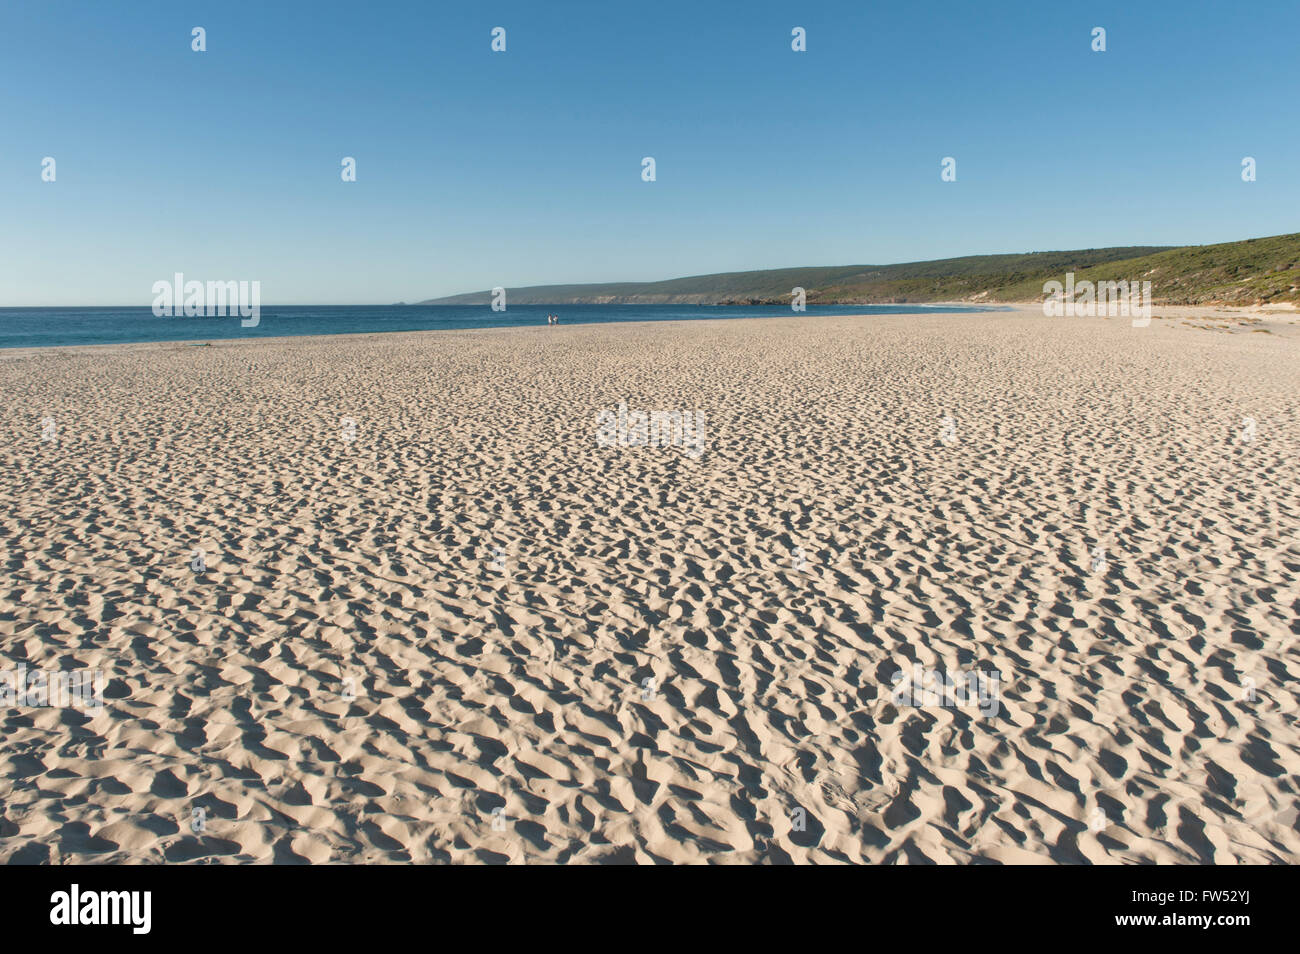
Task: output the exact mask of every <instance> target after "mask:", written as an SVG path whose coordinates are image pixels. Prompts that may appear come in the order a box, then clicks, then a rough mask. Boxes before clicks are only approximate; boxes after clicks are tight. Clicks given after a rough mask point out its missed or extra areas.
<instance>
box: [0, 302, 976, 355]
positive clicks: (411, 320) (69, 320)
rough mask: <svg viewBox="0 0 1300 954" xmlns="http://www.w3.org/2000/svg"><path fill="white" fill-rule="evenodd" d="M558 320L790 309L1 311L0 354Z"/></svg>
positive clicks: (753, 314) (839, 311) (846, 310)
mask: <svg viewBox="0 0 1300 954" xmlns="http://www.w3.org/2000/svg"><path fill="white" fill-rule="evenodd" d="M988 310H989V309H988V308H981V307H962V306H958V305H941V306H930V305H856V306H855V305H809V306H808V310H807V312H805V315H897V314H908V313H915V312H918V311H925V312H935V313H963V312H977V311H988ZM548 314H558V315H559V316H560V323H561V324H565V325H581V324H593V323H595V324H601V323H607V322H619V321H698V320H702V319H708V318H715V319H716V318H777V317H781V318H789V317H791V316H792V315H793V312H791V310H790V307H789V306H788V305H785V306H781V305H771V306H765V305H510V306H509V308H507V310H506V311H500V312H497V311H492V309H491V308H489V307H488V306H487V305H285V306H282V307H274V306H267V307H264V308H263V309H262V316H261V321H260V323H259V324H258V325H257V327H255V328H244V327H242V326H241V325H240V319H239V318H238V316H236V317H230V318H158V317H155V315H154V313H153V310H152V309H151V308H150V307H148V306H141V307H138V308H0V348H39V347H47V346H50V345H94V344H124V343H128V342H138V341H214V340H217V339H219V338H278V337H283V336H286V335H342V334H355V333H358V332H361V333H367V332H375V331H432V330H443V329H457V328H512V327H521V326H528V325H545V324H546V316H547V315H548Z"/></svg>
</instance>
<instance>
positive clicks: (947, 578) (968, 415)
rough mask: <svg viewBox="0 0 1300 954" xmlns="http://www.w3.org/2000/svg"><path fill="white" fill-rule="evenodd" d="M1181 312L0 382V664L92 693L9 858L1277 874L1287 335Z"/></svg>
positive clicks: (18, 357)
mask: <svg viewBox="0 0 1300 954" xmlns="http://www.w3.org/2000/svg"><path fill="white" fill-rule="evenodd" d="M1157 314H1158V315H1159V314H1160V309H1157ZM1206 316H1207V320H1205V321H1195V320H1191V319H1188V318H1185V317H1178V318H1168V319H1164V320H1157V321H1155V322H1153V323H1152V325H1151V326H1150V327H1148V328H1140V329H1135V328H1132V327H1130V325H1129V323H1128V322H1127V321H1123V320H1103V319H1080V318H1072V319H1044V318H1042V317H1041V316H1036V315H1033V314H1032V313H1009V314H988V315H978V316H969V315H944V316H935V315H925V316H906V317H899V316H890V317H884V318H860V317H854V318H805V317H791V318H789V319H784V318H783V319H769V320H734V321H716V322H715V321H709V322H673V323H653V324H637V325H597V326H570V325H560V326H558V327H544V326H542V327H537V328H529V329H503V330H500V331H474V332H441V333H413V334H392V335H376V336H345V337H332V338H315V339H307V338H300V339H273V340H268V341H257V342H216V343H213V344H212V345H211V346H209V347H196V346H189V345H176V344H170V345H157V346H146V347H133V348H85V349H78V350H75V351H50V352H43V353H24V354H14V355H10V356H8V357H9V360H5V361H0V391H2V393H3V394H4V398H5V399H4V401H3V402H0V433H2V434H3V441H2V442H0V458H2V461H3V467H2V468H0V502H3V505H4V507H3V513H2V515H0V542H2V544H3V558H4V560H5V573H4V576H3V578H2V581H0V654H2V655H3V657H4V661H3V662H2V663H0V668H3V667H10V668H12V667H15V666H17V665H18V664H20V663H23V664H26V665H27V666H28V667H29V669H30V668H45V669H49V670H60V669H62V670H68V669H102V670H104V671H105V674H106V677H107V684H106V689H105V692H104V696H105V699H104V702H105V705H104V708H103V710H102V711H99V712H98V713H92V714H87V713H83V712H81V711H80V710H77V709H75V708H31V707H26V708H22V707H8V708H0V715H2V716H3V718H4V742H3V744H0V802H2V803H3V809H2V811H3V815H2V817H0V857H2V858H3V860H5V861H9V862H45V861H51V862H110V861H132V862H157V861H162V860H171V861H194V860H198V861H219V862H237V861H256V862H272V861H274V862H345V861H366V862H378V861H416V862H428V861H444V862H445V861H452V862H471V863H472V862H514V863H519V862H557V861H559V862H565V861H567V862H575V861H576V862H643V863H651V862H712V863H755V862H762V863H767V862H773V863H781V862H788V861H795V862H823V863H825V862H869V863H879V862H885V863H931V862H933V863H965V862H982V863H990V862H992V863H999V862H1000V863H1026V862H1027V863H1050V862H1064V863H1096V864H1111V863H1141V862H1160V863H1198V862H1214V863H1234V862H1248V863H1269V862H1292V861H1295V860H1296V855H1297V852H1298V851H1300V825H1298V824H1297V809H1298V808H1300V790H1298V788H1297V771H1298V770H1300V733H1298V732H1297V723H1298V720H1300V707H1298V706H1297V699H1298V698H1300V650H1298V649H1297V635H1298V634H1300V586H1297V583H1296V571H1297V568H1298V567H1300V542H1298V541H1300V536H1298V534H1297V530H1298V529H1300V493H1298V492H1297V487H1296V473H1297V468H1296V462H1297V460H1300V402H1298V401H1297V396H1298V392H1300V375H1298V374H1297V368H1298V367H1300V363H1298V361H1297V359H1298V358H1300V336H1297V335H1296V334H1295V333H1294V332H1295V330H1296V326H1295V325H1294V320H1295V319H1294V316H1289V317H1285V318H1282V319H1278V320H1276V321H1271V322H1264V323H1254V324H1252V325H1249V326H1239V325H1236V324H1235V323H1233V324H1232V325H1231V330H1233V331H1235V332H1236V333H1225V329H1223V328H1217V327H1216V322H1215V321H1212V320H1209V319H1210V318H1212V317H1213V315H1212V313H1210V312H1207V313H1206ZM1219 323H1220V324H1221V323H1223V322H1222V321H1220V322H1219ZM1257 330H1263V331H1268V332H1269V333H1267V334H1257V333H1251V332H1252V331H1257ZM620 403H623V404H624V405H626V406H627V407H628V408H631V409H633V410H644V411H647V412H650V411H655V410H660V411H674V410H676V411H691V412H692V413H696V412H698V413H701V414H702V415H703V425H702V434H703V436H704V438H705V443H704V446H703V453H702V454H700V455H699V456H698V458H695V457H693V456H692V455H691V454H689V453H687V452H686V448H684V447H682V446H659V447H624V446H612V447H602V446H599V444H598V441H597V440H596V427H597V425H596V421H597V415H598V414H599V412H600V411H601V410H604V409H613V408H617V407H618V406H619V405H620ZM43 420H47V421H52V422H53V427H52V430H53V433H51V427H50V425H48V424H46V425H43V424H42V421H43ZM43 427H44V434H45V438H44V439H43V436H42V434H43ZM196 551H201V554H202V555H201V557H200V556H196ZM196 566H201V567H202V569H201V570H196ZM915 667H919V668H920V669H921V670H924V671H927V672H928V671H933V670H939V671H944V672H948V673H953V674H967V673H980V672H983V673H986V674H990V673H991V674H996V678H997V687H998V693H997V696H996V698H995V699H992V700H986V701H990V702H995V703H996V705H995V706H993V707H992V708H995V709H996V711H994V712H989V713H986V712H984V711H981V710H980V709H979V708H977V707H973V706H971V705H944V704H935V703H934V701H933V700H927V699H926V698H925V697H924V695H922V696H921V697H920V698H919V699H917V700H915V701H918V702H920V703H921V704H919V705H909V704H903V703H900V702H898V699H897V697H896V695H895V686H894V683H893V679H892V677H893V676H894V674H895V673H897V672H900V671H902V672H906V673H912V672H914V671H916V670H915ZM967 701H969V700H967ZM196 828H197V830H196Z"/></svg>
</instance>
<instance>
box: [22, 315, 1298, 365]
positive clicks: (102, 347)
mask: <svg viewBox="0 0 1300 954" xmlns="http://www.w3.org/2000/svg"><path fill="white" fill-rule="evenodd" d="M926 304H927V305H932V306H934V307H963V308H976V309H978V310H973V311H963V312H935V311H929V310H927V311H916V312H890V313H880V314H862V315H847V314H846V315H841V314H816V315H810V314H807V313H791V314H789V315H765V316H744V317H736V318H727V317H718V318H690V319H672V318H667V319H645V320H633V321H591V322H563V323H562V324H560V325H556V326H547V325H543V324H540V323H539V324H527V325H508V326H504V327H493V328H425V329H413V330H399V331H347V332H338V333H330V334H301V335H276V336H273V337H271V336H268V337H252V336H249V337H230V338H189V339H169V340H166V341H122V342H107V343H102V344H67V345H26V346H20V347H14V348H0V361H6V360H21V359H24V358H30V357H35V356H37V355H59V354H63V355H73V354H82V353H91V354H96V353H98V354H113V353H129V352H133V351H150V350H155V351H156V350H163V351H166V350H172V351H187V350H192V349H195V348H205V347H212V348H219V347H226V346H236V345H252V344H267V345H280V346H283V345H285V344H288V343H289V342H293V341H305V340H310V341H319V340H325V339H331V338H340V339H368V338H374V337H384V338H389V337H400V336H403V335H406V336H418V335H444V334H487V333H494V332H495V333H507V332H527V331H528V330H529V329H534V328H546V329H547V330H549V331H552V332H554V331H555V330H557V329H559V328H592V327H600V326H605V325H615V326H629V325H631V326H635V325H645V324H654V325H687V326H689V325H696V324H711V323H718V322H725V323H731V322H744V321H779V320H802V321H811V320H816V321H824V320H828V319H839V318H846V319H889V320H894V319H900V318H972V317H975V316H980V315H1002V316H1011V315H1016V316H1020V317H1033V316H1037V317H1040V318H1044V320H1049V321H1061V320H1070V321H1092V320H1118V319H1107V318H1105V317H1104V316H1095V317H1094V316H1075V317H1072V318H1069V319H1062V318H1047V316H1044V315H1043V314H1042V307H1043V305H1042V302H999V303H972V302H927V303H926ZM339 307H351V306H339ZM546 307H557V306H546ZM559 307H563V306H559ZM719 307H727V306H719ZM736 307H748V306H736ZM855 307H861V306H855ZM1152 314H1153V319H1154V320H1157V321H1159V320H1162V319H1164V320H1169V319H1182V320H1186V319H1192V318H1199V319H1203V320H1232V319H1237V320H1246V321H1256V322H1259V323H1264V324H1270V325H1271V324H1282V325H1288V324H1289V325H1296V324H1300V310H1297V309H1296V308H1293V307H1289V306H1250V307H1238V306H1226V305H1221V306H1215V307H1208V306H1201V305H1153V306H1152Z"/></svg>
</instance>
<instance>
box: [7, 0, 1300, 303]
mask: <svg viewBox="0 0 1300 954" xmlns="http://www.w3.org/2000/svg"><path fill="white" fill-rule="evenodd" d="M194 26H202V27H204V28H205V29H206V30H207V46H208V49H207V52H205V53H195V52H192V51H191V49H190V39H191V37H190V30H191V28H192V27H194ZM494 26H503V27H505V28H506V29H507V31H508V33H507V38H508V48H507V51H506V52H505V53H503V54H502V53H493V52H491V51H490V49H489V43H490V40H491V37H490V31H491V29H492V28H493V27H494ZM794 26H802V27H804V28H806V30H807V33H808V51H807V52H806V53H794V52H792V51H791V49H790V31H791V28H792V27H794ZM1094 26H1102V27H1105V28H1106V30H1107V43H1108V51H1107V52H1106V53H1104V54H1103V53H1093V52H1092V50H1091V48H1090V43H1091V36H1090V33H1091V30H1092V28H1093V27H1094ZM1297 37H1300V3H1297V2H1296V0H1285V2H1283V0H1269V2H1259V3H1255V2H1252V3H1241V4H1236V3H1229V2H1227V0H1219V2H1215V3H1208V2H1197V0H1192V2H1188V0H1153V2H1141V0H1125V2H1091V3H1075V2H1068V0H1026V2H1019V0H1016V2H998V3H973V2H969V0H966V2H948V0H942V2H930V3H891V4H883V3H863V2H861V0H854V2H843V3H841V2H834V3H809V2H806V0H805V2H787V3H773V2H754V0H749V2H726V3H721V2H698V0H696V2H692V3H677V2H659V0H650V2H644V3H633V2H628V3H623V2H619V3H613V2H609V0H604V2H555V3H541V2H538V0H531V2H527V3H494V2H482V3H478V2H476V3H449V2H434V0H422V2H384V0H367V2H360V0H358V2H355V3H337V2H332V0H313V2H311V3H291V2H275V0H256V2H243V0H221V2H211V3H209V2H178V0H158V2H141V0H124V2H121V3H118V2H114V3H105V2H104V0H83V2H64V0H6V2H5V3H4V4H3V6H0V216H2V219H0V221H2V222H3V228H0V305H60V304H62V305H88V304H140V305H147V304H149V302H150V301H152V292H151V287H152V285H153V283H154V282H155V281H157V280H159V279H164V278H165V279H170V277H171V275H172V273H173V272H176V271H182V272H184V273H185V274H186V277H187V278H191V279H199V280H238V279H245V280H259V281H261V283H262V300H263V303H264V304H267V305H273V304H287V303H303V304H306V303H340V304H347V303H387V302H394V301H398V300H405V301H416V300H419V299H424V298H430V297H434V296H438V295H446V294H454V293H457V292H464V291H473V290H477V289H482V288H489V287H492V286H495V285H505V286H520V285H531V284H547V283H555V282H577V281H623V280H652V279H659V278H671V277H677V276H681V275H693V274H702V273H707V272H716V271H732V270H740V269H750V268H775V267H782V266H794V265H831V264H856V263H873V264H874V263H889V262H903V261H914V260H920V259H932V258H945V257H948V256H954V255H967V254H981V253H990V252H1023V251H1033V250H1042V249H1061V248H1086V247H1096V246H1108V245H1137V244H1153V245H1183V244H1202V243H1209V242H1220V241H1231V240H1234V239H1241V238H1250V237H1257V236H1263V235H1275V234H1279V233H1285V232H1294V231H1297V230H1300V215H1297V210H1300V120H1298V119H1297V113H1296V97H1297V90H1300V56H1297V52H1296V40H1297ZM45 156H53V157H54V158H55V159H56V161H57V163H58V165H57V173H58V179H57V181H56V182H54V183H46V182H42V181H41V177H40V173H41V160H42V159H43V157H45ZM344 156H353V157H355V158H356V160H357V178H358V181H357V182H355V183H344V182H342V181H341V179H340V176H339V172H340V168H341V167H340V161H341V159H342V158H343V157H344ZM643 156H654V157H655V159H656V161H657V165H658V181H656V182H653V183H646V182H643V181H642V180H641V158H642V157H643ZM944 156H953V157H955V158H956V159H957V182H955V183H943V182H941V181H940V178H939V171H940V160H941V159H942V158H943V157H944ZM1243 156H1253V157H1255V158H1256V160H1257V161H1258V181H1256V182H1254V183H1249V184H1247V183H1244V182H1242V180H1241V174H1240V173H1241V160H1242V157H1243Z"/></svg>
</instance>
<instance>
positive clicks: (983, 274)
mask: <svg viewBox="0 0 1300 954" xmlns="http://www.w3.org/2000/svg"><path fill="white" fill-rule="evenodd" d="M1067 271H1072V272H1074V273H1075V278H1076V280H1077V281H1084V280H1088V281H1094V282H1095V281H1150V282H1151V292H1152V296H1153V298H1154V300H1155V301H1156V302H1158V303H1161V304H1207V303H1211V302H1223V303H1231V304H1253V303H1266V302H1300V233H1296V234H1292V235H1278V236H1273V237H1270V238H1259V239H1247V240H1246V241H1241V242H1227V243H1224V244H1221V245H1189V246H1185V247H1181V248H1165V247H1160V246H1130V247H1123V248H1101V249H1082V250H1078V251H1072V252H1027V253H1024V254H1018V255H1017V254H1012V255H972V256H967V257H965V258H946V259H940V260H937V261H931V262H908V263H905V264H900V265H838V266H812V267H804V268H778V269H769V270H765V271H753V272H723V273H720V274H717V275H696V276H692V277H689V278H672V279H667V280H664V281H657V282H609V283H603V284H586V285H577V284H575V285H537V286H532V287H528V288H511V289H509V290H508V293H507V300H508V301H509V303H510V304H518V305H528V304H699V305H709V304H722V305H730V304H776V303H780V304H785V303H787V302H789V300H790V289H792V288H794V287H796V286H799V287H802V288H804V289H805V290H806V291H807V296H808V302H809V303H810V304H870V303H892V302H927V301H1031V300H1035V299H1040V298H1042V290H1043V283H1044V282H1046V281H1049V280H1051V279H1057V280H1062V279H1063V278H1064V275H1065V273H1066V272H1067ZM490 298H491V296H490V293H489V292H487V291H482V292H473V293H470V294H465V295H453V296H451V297H448V298H436V299H431V300H429V301H424V302H420V304H422V305H482V304H487V303H488V302H489V301H490Z"/></svg>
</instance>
